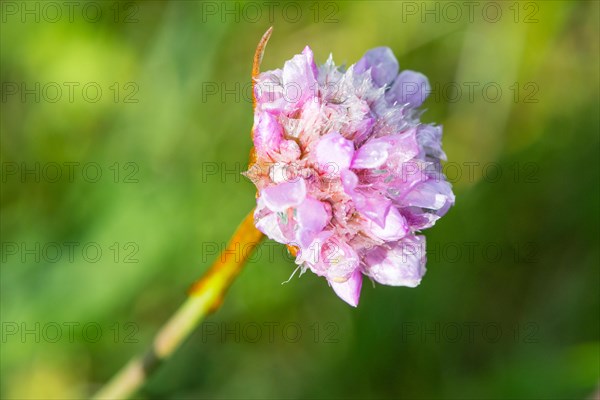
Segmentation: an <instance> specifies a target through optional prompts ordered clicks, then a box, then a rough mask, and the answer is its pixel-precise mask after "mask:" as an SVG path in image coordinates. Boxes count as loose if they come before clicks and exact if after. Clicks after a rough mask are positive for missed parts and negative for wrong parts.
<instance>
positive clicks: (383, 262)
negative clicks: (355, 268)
mask: <svg viewBox="0 0 600 400" xmlns="http://www.w3.org/2000/svg"><path fill="white" fill-rule="evenodd" d="M426 261H427V260H426V256H425V237H423V236H408V237H405V238H404V239H402V240H400V241H399V242H396V243H395V244H393V245H392V246H391V247H389V248H385V247H383V246H380V247H377V248H375V249H373V250H371V252H369V253H368V254H367V255H366V257H365V264H366V270H367V272H366V273H367V274H368V275H369V276H370V277H371V278H373V279H374V280H375V281H376V282H379V283H381V284H382V285H390V286H408V287H416V286H418V285H419V283H421V279H422V278H423V275H425V271H426V268H425V263H426Z"/></svg>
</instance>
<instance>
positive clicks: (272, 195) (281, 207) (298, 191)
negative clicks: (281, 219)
mask: <svg viewBox="0 0 600 400" xmlns="http://www.w3.org/2000/svg"><path fill="white" fill-rule="evenodd" d="M261 197H262V199H263V201H264V202H265V205H266V206H267V207H268V208H269V209H271V210H273V211H285V210H287V209H288V208H289V207H295V206H297V205H299V204H300V203H302V202H303V201H304V198H305V197H306V183H305V182H304V179H301V178H298V179H296V180H295V181H292V182H284V183H280V184H278V185H275V186H271V187H268V188H265V189H263V191H262V193H261Z"/></svg>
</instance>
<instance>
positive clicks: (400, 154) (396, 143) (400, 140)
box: [378, 129, 419, 163]
mask: <svg viewBox="0 0 600 400" xmlns="http://www.w3.org/2000/svg"><path fill="white" fill-rule="evenodd" d="M378 140H382V141H385V142H387V143H389V145H390V148H389V150H388V152H389V153H390V157H391V158H393V160H394V161H395V162H397V163H401V162H406V161H408V160H410V159H412V158H414V157H416V156H417V155H418V154H419V143H418V142H417V136H416V129H409V130H407V131H405V132H402V133H399V134H396V135H390V136H386V137H383V138H381V139H378Z"/></svg>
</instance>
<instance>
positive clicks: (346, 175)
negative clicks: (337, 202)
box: [340, 170, 358, 196]
mask: <svg viewBox="0 0 600 400" xmlns="http://www.w3.org/2000/svg"><path fill="white" fill-rule="evenodd" d="M340 177H341V178H342V186H343V187H344V191H345V192H346V194H348V195H349V196H352V195H353V194H354V190H355V189H356V187H357V186H358V176H356V174H355V173H354V172H352V171H350V170H344V171H342V172H341V174H340Z"/></svg>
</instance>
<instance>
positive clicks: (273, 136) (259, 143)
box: [253, 111, 283, 157]
mask: <svg viewBox="0 0 600 400" xmlns="http://www.w3.org/2000/svg"><path fill="white" fill-rule="evenodd" d="M253 132H254V138H253V139H254V147H255V148H256V152H257V154H258V156H260V157H266V156H268V155H269V154H271V153H273V152H275V151H277V150H279V144H280V143H281V140H282V139H283V128H282V126H281V125H280V124H279V122H277V119H276V118H275V117H274V116H273V115H271V114H269V113H268V112H265V111H259V112H257V114H256V118H255V122H254V130H253Z"/></svg>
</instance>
